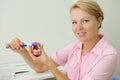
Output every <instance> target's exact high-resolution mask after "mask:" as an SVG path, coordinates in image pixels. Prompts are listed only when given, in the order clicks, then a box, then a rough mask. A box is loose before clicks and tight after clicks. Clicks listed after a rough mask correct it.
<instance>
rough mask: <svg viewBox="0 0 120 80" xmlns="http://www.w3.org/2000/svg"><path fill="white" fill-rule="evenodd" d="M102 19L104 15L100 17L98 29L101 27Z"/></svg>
mask: <svg viewBox="0 0 120 80" xmlns="http://www.w3.org/2000/svg"><path fill="white" fill-rule="evenodd" d="M102 20H103V19H102V17H99V18H98V29H99V28H101V25H102Z"/></svg>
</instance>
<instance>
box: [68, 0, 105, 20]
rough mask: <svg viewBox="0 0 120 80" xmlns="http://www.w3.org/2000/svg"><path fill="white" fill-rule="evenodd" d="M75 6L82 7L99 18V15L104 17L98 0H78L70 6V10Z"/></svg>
mask: <svg viewBox="0 0 120 80" xmlns="http://www.w3.org/2000/svg"><path fill="white" fill-rule="evenodd" d="M74 8H80V9H82V10H83V11H85V12H87V13H89V14H90V15H93V16H95V17H96V19H97V20H98V18H99V17H101V18H102V20H103V19H104V13H103V11H102V10H101V8H100V6H99V5H98V4H97V2H95V1H93V0H78V1H77V2H75V3H74V4H73V5H72V7H71V8H70V12H71V11H72V9H74Z"/></svg>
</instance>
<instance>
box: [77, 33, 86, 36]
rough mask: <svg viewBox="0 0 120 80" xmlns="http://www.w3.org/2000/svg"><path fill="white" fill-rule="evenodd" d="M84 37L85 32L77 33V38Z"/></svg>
mask: <svg viewBox="0 0 120 80" xmlns="http://www.w3.org/2000/svg"><path fill="white" fill-rule="evenodd" d="M85 35H86V32H79V33H78V36H80V37H83V36H85Z"/></svg>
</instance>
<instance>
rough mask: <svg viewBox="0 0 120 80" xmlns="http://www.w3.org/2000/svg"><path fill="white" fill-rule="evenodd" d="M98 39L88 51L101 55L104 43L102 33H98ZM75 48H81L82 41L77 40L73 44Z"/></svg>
mask: <svg viewBox="0 0 120 80" xmlns="http://www.w3.org/2000/svg"><path fill="white" fill-rule="evenodd" d="M99 37H100V40H99V41H98V43H97V44H96V45H95V47H94V48H93V49H92V50H91V51H90V52H91V53H94V54H96V55H101V53H102V50H103V49H104V44H105V41H106V40H105V37H104V35H101V34H100V35H99ZM74 47H76V48H77V49H81V48H82V42H80V41H77V43H76V44H75V46H74Z"/></svg>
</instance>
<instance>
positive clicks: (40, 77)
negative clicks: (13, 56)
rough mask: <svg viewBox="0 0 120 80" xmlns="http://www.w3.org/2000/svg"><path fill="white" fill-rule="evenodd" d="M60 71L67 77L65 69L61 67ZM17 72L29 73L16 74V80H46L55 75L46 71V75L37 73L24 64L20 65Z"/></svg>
mask: <svg viewBox="0 0 120 80" xmlns="http://www.w3.org/2000/svg"><path fill="white" fill-rule="evenodd" d="M58 69H59V70H61V71H62V72H63V73H64V74H65V75H66V74H67V73H66V69H65V68H63V67H59V68H58ZM16 71H18V72H19V71H29V72H25V73H18V74H15V80H44V79H49V78H54V75H53V74H52V73H51V72H50V71H46V72H44V73H36V72H35V71H33V70H32V69H31V68H30V67H29V66H27V65H24V64H19V65H18V66H17V69H16Z"/></svg>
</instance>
